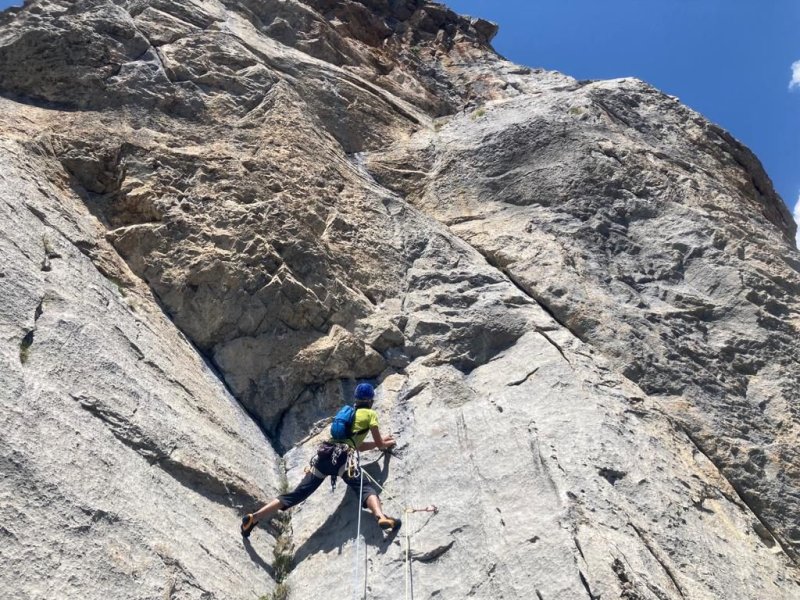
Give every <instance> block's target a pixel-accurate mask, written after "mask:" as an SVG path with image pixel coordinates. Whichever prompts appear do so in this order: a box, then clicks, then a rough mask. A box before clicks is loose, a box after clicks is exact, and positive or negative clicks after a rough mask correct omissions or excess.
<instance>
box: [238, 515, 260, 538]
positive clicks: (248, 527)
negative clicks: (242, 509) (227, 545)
mask: <svg viewBox="0 0 800 600" xmlns="http://www.w3.org/2000/svg"><path fill="white" fill-rule="evenodd" d="M256 525H258V521H256V520H255V519H254V518H253V515H245V516H243V517H242V526H241V531H242V537H246V538H249V537H250V532H251V531H253V529H254V528H255V526H256Z"/></svg>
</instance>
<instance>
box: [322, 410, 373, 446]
mask: <svg viewBox="0 0 800 600" xmlns="http://www.w3.org/2000/svg"><path fill="white" fill-rule="evenodd" d="M355 422H356V408H355V406H351V405H347V406H343V407H342V408H340V409H339V412H337V413H336V416H335V417H333V423H331V437H332V438H333V439H334V440H350V439H352V438H354V437H355V436H357V435H359V434H361V433H364V432H365V431H369V430H368V429H361V430H358V431H353V424H354V423H355Z"/></svg>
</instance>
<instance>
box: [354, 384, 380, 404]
mask: <svg viewBox="0 0 800 600" xmlns="http://www.w3.org/2000/svg"><path fill="white" fill-rule="evenodd" d="M353 397H354V398H355V399H356V400H372V399H374V398H375V388H374V387H372V385H371V384H369V383H359V384H358V385H357V386H356V391H355V392H354V393H353Z"/></svg>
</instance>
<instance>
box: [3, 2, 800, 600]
mask: <svg viewBox="0 0 800 600" xmlns="http://www.w3.org/2000/svg"><path fill="white" fill-rule="evenodd" d="M495 32H496V27H495V26H494V25H492V24H490V23H488V22H485V21H482V20H479V19H469V18H464V17H460V16H458V15H456V14H455V13H453V12H452V11H450V10H449V9H447V8H446V7H444V6H441V5H438V4H434V3H430V2H424V1H421V0H420V1H417V0H415V1H413V2H398V1H394V0H388V1H372V0H370V1H367V0H363V1H358V2H356V1H350V0H341V1H339V0H336V1H325V2H321V1H317V0H313V1H312V0H307V1H302V2H300V1H298V0H286V1H280V2H279V1H272V0H269V1H266V2H250V1H246V0H242V1H224V2H222V1H216V0H193V1H192V2H172V1H170V0H135V1H117V2H111V1H109V0H91V1H89V0H85V1H81V2H58V1H51V0H41V1H39V0H34V1H33V2H29V3H28V4H27V5H26V6H25V7H24V8H23V9H21V10H15V11H13V12H9V13H3V16H2V18H0V92H1V93H2V95H3V98H2V99H0V104H2V115H3V116H2V117H0V129H2V131H3V133H4V136H3V140H4V142H3V146H2V154H0V157H2V161H3V165H4V168H3V169H2V173H0V177H1V178H2V186H0V198H2V200H3V204H2V207H5V208H2V210H4V211H5V212H4V216H3V220H2V225H1V226H0V244H2V245H3V254H2V259H0V260H2V262H1V263H0V272H1V276H0V291H2V294H3V303H2V308H1V309H0V314H2V320H0V327H2V331H3V332H4V333H3V336H4V339H5V340H6V343H5V345H4V347H3V352H2V360H3V369H2V373H3V377H4V383H5V385H4V386H3V389H4V392H3V394H2V402H3V407H4V416H3V417H2V418H3V419H4V421H3V427H2V434H0V448H2V449H3V452H2V455H1V459H2V460H3V464H4V465H5V468H4V470H3V472H4V473H7V475H6V476H5V477H4V478H3V479H2V484H0V485H2V487H1V488H0V489H2V497H3V498H4V501H3V503H0V514H2V522H3V528H2V530H0V531H1V532H2V535H3V536H4V538H5V540H6V542H7V543H4V544H2V545H0V548H2V549H0V556H1V557H2V559H3V563H4V564H8V565H11V568H10V569H7V570H4V571H3V575H0V578H2V579H0V583H1V584H2V585H3V587H4V588H5V589H10V590H12V596H11V597H14V598H51V597H72V596H76V597H77V596H80V597H83V598H95V597H96V598H105V597H108V595H109V594H111V595H114V597H119V598H155V597H168V598H206V599H208V598H258V597H260V596H264V595H266V597H267V598H273V599H274V600H277V599H279V598H311V597H317V596H320V595H323V594H327V593H329V592H330V590H331V588H332V587H333V588H335V589H337V590H340V591H341V592H342V593H350V592H351V591H352V590H351V589H350V587H351V586H352V585H353V579H352V577H353V572H352V569H353V566H354V561H355V564H359V565H361V566H360V567H359V570H360V572H361V575H362V576H364V577H365V579H364V580H359V581H357V583H356V585H357V586H359V587H360V586H361V585H362V584H363V583H364V582H365V585H366V588H367V592H368V594H367V597H370V598H385V599H389V598H397V597H398V596H399V595H400V594H402V593H410V594H411V595H412V597H417V598H422V597H425V598H467V597H474V598H489V597H491V598H496V597H510V598H538V599H547V600H550V599H553V598H570V599H571V598H582V597H590V598H598V597H603V598H606V597H609V598H610V597H622V598H636V599H642V598H646V599H649V598H658V599H659V600H663V599H665V598H719V597H726V598H741V599H751V598H787V599H788V598H794V597H796V596H797V594H798V593H799V592H800V587H798V578H797V574H796V570H795V569H796V562H795V561H796V556H797V549H796V544H797V542H798V537H797V531H796V522H797V515H798V480H797V473H796V472H795V471H796V464H797V460H796V459H797V457H796V456H795V454H796V451H795V447H796V441H797V423H798V416H797V412H796V406H797V396H796V390H797V389H798V388H797V383H798V382H797V373H798V371H797V364H798V355H797V348H798V345H797V344H796V343H795V342H796V339H797V329H798V322H799V321H798V318H799V317H798V315H799V314H800V310H799V309H798V303H797V292H798V289H800V283H799V281H800V280H799V276H798V270H799V268H800V263H799V262H798V260H799V259H798V255H797V252H796V249H795V248H793V246H792V242H791V241H790V240H791V239H792V238H793V234H794V229H793V227H794V225H793V223H792V221H791V218H790V217H789V215H788V212H787V211H786V208H785V206H784V205H783V204H782V202H781V200H780V199H779V198H778V197H777V196H776V195H775V194H774V192H773V191H772V188H771V185H770V183H769V180H768V178H767V176H766V175H765V174H764V173H763V170H762V169H761V167H760V165H759V164H758V161H757V160H756V159H755V158H754V157H753V156H752V155H751V154H750V153H749V152H748V151H747V150H746V149H744V148H743V147H741V146H740V145H739V144H738V143H737V142H735V140H733V139H732V138H730V136H728V135H727V134H725V133H724V132H722V131H720V130H719V129H718V128H716V127H714V126H712V125H710V124H709V123H707V122H706V121H705V120H703V119H702V118H701V117H700V116H699V115H696V114H694V113H692V112H691V111H689V110H688V109H686V108H684V107H682V106H680V104H679V103H678V102H677V101H676V100H674V99H670V98H668V97H665V96H663V95H662V94H660V93H658V92H656V91H655V90H652V89H651V88H649V87H648V86H646V85H644V84H642V83H640V82H636V81H630V80H622V81H616V82H599V83H586V82H576V81H574V80H572V79H571V78H569V77H566V76H563V75H560V74H558V73H550V72H543V71H540V70H532V69H529V68H526V67H520V66H518V65H513V64H511V63H508V62H507V61H504V60H503V59H502V58H500V57H499V56H497V55H496V54H495V53H494V52H493V51H492V49H491V47H490V46H489V43H490V41H491V38H492V36H493V35H494V33H495ZM0 208H1V207H0ZM359 378H370V379H373V380H374V381H375V382H376V383H377V384H379V401H378V408H379V411H380V414H381V418H382V425H381V426H382V429H384V430H385V431H387V432H394V433H395V434H396V435H397V437H398V439H399V442H400V444H399V447H398V449H397V450H396V452H395V453H394V455H392V456H384V457H380V456H377V455H376V456H365V460H369V461H370V462H372V463H373V464H370V466H369V467H368V471H369V473H371V474H372V475H373V476H375V477H376V478H377V479H378V480H379V481H381V482H382V483H385V484H386V493H385V494H384V497H385V500H386V503H387V509H388V510H389V511H390V512H392V513H395V514H398V515H402V514H403V513H404V511H405V509H406V508H408V507H417V508H422V507H425V506H427V505H430V504H435V505H437V506H438V507H439V509H440V510H439V512H438V514H436V515H432V514H430V513H418V514H417V513H409V514H407V515H406V516H405V519H406V524H405V526H404V528H403V529H402V530H401V532H400V535H399V536H397V537H389V538H388V539H385V538H384V537H383V536H382V534H381V533H380V532H379V530H378V529H377V527H376V526H375V524H374V523H372V522H371V519H369V517H368V515H367V514H366V513H364V517H363V518H364V519H365V521H364V522H363V523H362V526H363V531H364V540H363V543H362V544H361V546H360V549H361V552H364V551H365V550H366V556H364V555H361V554H359V555H358V557H356V556H355V554H354V552H355V547H354V544H353V537H354V533H355V527H356V518H357V514H358V513H357V510H356V507H355V502H354V500H353V498H352V497H351V496H350V495H345V494H344V493H343V492H342V490H341V489H339V490H337V492H336V493H335V495H333V496H331V495H330V494H329V493H328V492H327V491H324V490H321V491H320V492H318V493H317V494H316V495H315V496H313V497H312V498H311V499H310V500H309V501H308V502H307V503H306V504H305V505H303V506H302V507H300V508H299V509H296V510H295V511H293V513H292V516H291V519H290V520H289V522H288V523H287V525H286V528H285V531H284V533H283V535H282V536H281V540H280V543H279V544H278V545H277V546H276V544H275V540H274V539H273V538H272V537H271V536H269V535H268V534H267V533H266V532H265V531H263V530H260V529H259V530H257V531H256V532H255V533H254V534H253V537H252V540H253V541H252V545H251V544H245V545H242V543H241V540H240V539H239V537H238V534H237V532H236V527H237V519H238V517H239V516H240V515H241V514H242V513H243V512H244V511H246V510H251V509H252V508H254V507H256V506H257V505H258V504H260V503H261V502H263V501H265V500H267V499H268V498H269V497H271V496H272V495H273V494H275V493H276V492H277V491H278V489H280V488H281V487H282V486H284V485H286V481H283V479H284V477H285V478H286V479H288V483H289V484H293V483H295V482H296V481H297V480H299V478H300V477H301V476H302V468H303V466H304V465H305V464H306V462H307V460H308V458H309V457H310V455H311V454H312V452H313V447H314V444H315V442H316V441H318V440H319V439H320V438H321V437H324V435H325V425H326V423H325V420H324V419H325V418H326V417H328V416H329V415H330V414H331V413H332V411H333V410H335V408H336V407H337V406H338V405H339V404H341V403H342V402H343V400H344V398H345V397H346V396H347V395H348V394H349V393H350V390H351V387H352V383H353V382H354V381H355V380H356V379H359ZM262 431H263V432H265V433H266V434H267V436H268V438H269V440H267V439H266V438H265V437H264V434H263V433H262ZM273 448H274V449H275V450H277V453H276V452H275V450H273ZM281 455H282V456H281ZM373 459H374V462H373ZM284 462H285V465H284ZM284 466H285V469H284ZM6 523H8V525H6ZM406 535H407V536H408V537H405V536H406ZM362 560H364V561H365V562H363V563H362ZM31 565H32V568H33V571H32V576H26V575H24V574H23V573H24V572H25V571H26V570H28V569H30V568H31ZM287 565H288V567H287ZM456 574H457V575H456ZM28 575H31V573H30V572H29V573H28ZM406 582H408V584H407V583H406ZM404 590H405V592H404Z"/></svg>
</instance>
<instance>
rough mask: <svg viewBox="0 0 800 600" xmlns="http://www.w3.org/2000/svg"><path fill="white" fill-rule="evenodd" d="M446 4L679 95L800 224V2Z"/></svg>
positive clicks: (513, 36)
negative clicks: (762, 175) (729, 142)
mask: <svg viewBox="0 0 800 600" xmlns="http://www.w3.org/2000/svg"><path fill="white" fill-rule="evenodd" d="M446 3H447V4H448V5H449V6H450V7H451V8H453V9H454V10H456V11H457V12H460V13H465V14H471V15H473V16H481V17H484V18H488V19H491V20H493V21H496V22H497V23H499V24H500V34H499V35H498V37H497V38H496V39H495V42H494V45H495V48H496V49H497V50H498V51H499V52H500V53H501V54H503V55H504V56H506V57H507V58H509V59H510V60H513V61H514V62H518V63H521V64H525V65H529V66H532V67H545V68H548V69H555V70H558V71H561V72H563V73H566V74H568V75H572V76H573V77H576V78H578V79H609V78H615V77H628V76H634V77H639V78H640V79H644V80H645V81H647V82H649V83H651V84H653V85H655V86H656V87H658V88H660V89H662V90H664V91H666V92H668V93H670V94H673V95H675V96H678V97H679V98H680V99H681V100H682V101H683V102H684V103H686V104H688V105H689V106H691V107H692V108H694V109H696V110H698V111H700V112H701V113H703V114H704V115H705V116H706V117H708V118H709V119H711V120H712V121H714V122H716V123H718V124H720V125H721V126H722V127H724V128H725V129H727V130H728V131H730V132H731V133H732V134H733V135H734V136H736V137H737V138H738V139H740V140H741V141H742V142H744V143H745V144H746V145H748V146H749V147H750V148H751V149H752V150H753V151H754V152H755V153H756V154H757V155H758V157H759V158H760V159H761V160H762V162H763V163H764V165H765V167H766V169H767V172H768V173H769V175H770V177H772V180H773V182H774V183H775V187H776V188H777V190H778V192H779V193H780V194H781V196H783V198H784V200H785V201H786V203H787V204H788V205H789V206H790V207H791V206H795V204H796V203H797V207H796V209H795V214H796V217H795V218H796V219H800V203H798V202H797V200H798V196H800V35H798V33H797V31H798V29H800V27H799V26H800V0H446ZM12 4H19V2H10V1H8V0H0V8H5V7H7V6H10V5H12ZM795 63H797V66H796V67H795V71H794V81H796V85H795V86H793V88H792V89H790V83H791V82H792V81H793V71H792V66H793V65H794V64H795Z"/></svg>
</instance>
